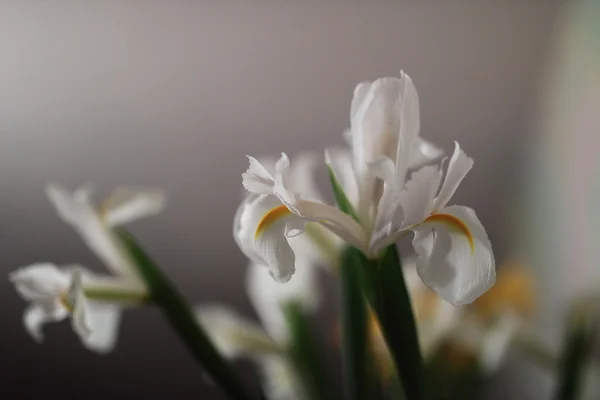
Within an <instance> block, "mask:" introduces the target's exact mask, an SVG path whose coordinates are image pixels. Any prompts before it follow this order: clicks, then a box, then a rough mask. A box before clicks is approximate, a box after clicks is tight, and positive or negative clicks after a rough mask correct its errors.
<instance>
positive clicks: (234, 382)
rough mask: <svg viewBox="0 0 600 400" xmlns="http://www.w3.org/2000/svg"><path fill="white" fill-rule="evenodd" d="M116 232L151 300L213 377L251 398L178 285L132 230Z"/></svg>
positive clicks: (234, 395) (242, 399)
mask: <svg viewBox="0 0 600 400" xmlns="http://www.w3.org/2000/svg"><path fill="white" fill-rule="evenodd" d="M117 235H118V236H119V237H120V238H121V240H122V241H123V244H124V245H125V247H126V249H127V250H129V252H130V253H131V256H132V257H133V259H134V260H135V264H136V267H137V269H138V272H139V273H140V276H141V277H142V279H143V280H144V281H145V283H146V285H147V286H148V288H149V291H150V295H151V298H152V301H153V302H154V303H155V304H156V305H158V306H159V307H160V308H161V309H162V311H163V313H164V315H165V316H166V318H167V320H168V321H169V322H170V324H171V327H172V328H173V329H174V330H175V332H177V334H178V335H179V337H180V338H181V340H182V341H183V342H184V343H185V345H186V346H187V347H188V349H189V350H190V352H191V353H192V355H193V356H194V357H195V358H196V360H197V361H198V362H199V363H200V364H201V365H202V367H203V368H204V369H205V370H206V371H207V372H208V373H209V374H210V376H211V377H212V379H213V380H214V381H215V383H217V384H218V385H219V386H220V387H221V389H223V391H224V392H225V393H226V394H227V395H228V396H229V397H230V398H231V399H236V400H247V399H252V396H250V394H249V393H248V391H247V390H246V389H245V388H244V385H243V384H242V382H241V380H240V379H239V377H238V376H237V374H236V373H235V371H234V370H233V369H232V367H231V366H230V365H229V363H228V362H227V361H226V360H225V359H224V358H223V357H222V356H221V355H220V353H219V352H218V351H217V349H216V348H215V347H214V345H213V344H212V342H211V341H210V339H209V337H208V336H207V334H206V333H205V332H204V330H203V329H202V327H201V326H200V325H199V323H198V321H197V320H196V318H195V316H194V314H193V313H192V311H191V310H190V307H189V305H188V303H187V302H186V300H185V299H184V298H183V297H182V295H181V294H180V293H179V292H178V290H177V288H176V287H175V286H174V285H173V284H172V283H171V282H170V281H169V279H168V278H167V277H166V276H165V275H164V274H163V273H162V272H161V270H160V269H159V268H158V266H157V265H156V264H155V263H154V262H153V261H152V260H151V259H150V257H149V256H148V255H147V254H146V253H145V251H144V250H143V249H142V248H141V246H140V245H139V244H138V243H137V242H136V240H135V239H134V238H133V236H132V235H131V234H129V233H128V232H126V231H125V230H118V231H117Z"/></svg>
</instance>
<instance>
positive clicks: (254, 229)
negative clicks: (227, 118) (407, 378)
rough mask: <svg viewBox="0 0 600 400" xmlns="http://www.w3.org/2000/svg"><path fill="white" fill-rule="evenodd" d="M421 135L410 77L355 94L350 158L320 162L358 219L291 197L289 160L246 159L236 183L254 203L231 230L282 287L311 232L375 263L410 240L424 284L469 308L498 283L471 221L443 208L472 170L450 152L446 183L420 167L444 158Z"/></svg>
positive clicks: (464, 211)
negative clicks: (294, 243)
mask: <svg viewBox="0 0 600 400" xmlns="http://www.w3.org/2000/svg"><path fill="white" fill-rule="evenodd" d="M419 127H420V122H419V101H418V96H417V91H416V89H415V87H414V85H413V83H412V80H411V79H410V78H409V76H408V75H406V74H404V73H401V76H400V78H381V79H378V80H376V81H374V82H363V83H360V84H359V85H358V86H357V87H356V89H355V91H354V98H353V100H352V105H351V118H350V129H349V131H348V132H347V135H346V136H347V137H348V138H349V139H350V140H349V141H350V142H351V150H350V152H349V153H350V156H348V155H347V154H344V152H342V153H341V154H340V153H338V154H333V153H329V152H326V161H327V164H328V165H329V166H330V168H331V169H332V170H333V171H334V173H335V175H336V176H337V177H338V178H339V181H340V182H341V184H342V186H343V189H344V191H345V192H346V193H347V194H348V195H347V197H348V198H349V200H350V201H351V202H352V205H353V207H354V210H355V212H356V218H353V217H351V216H350V215H348V214H346V213H344V212H342V211H340V210H339V209H338V208H336V207H332V206H330V205H327V204H325V203H324V202H323V201H321V200H320V199H318V198H314V197H313V196H311V195H310V193H306V192H304V191H302V190H301V189H299V188H297V187H296V186H295V185H294V182H293V178H292V177H293V175H294V174H293V173H292V172H291V171H294V169H295V167H291V166H290V161H289V159H288V157H287V156H286V155H285V154H283V153H282V155H281V158H280V159H279V160H278V161H277V163H276V164H275V166H274V168H270V167H269V166H265V165H263V164H261V163H260V162H259V161H258V160H256V159H254V158H252V157H248V158H249V160H250V166H249V168H248V170H247V171H246V172H245V173H244V174H242V177H243V185H244V187H245V188H246V190H247V191H248V192H249V193H250V194H249V196H248V197H247V198H246V200H245V201H244V202H243V203H242V205H241V206H240V208H239V209H238V213H237V215H236V218H235V222H234V236H235V237H236V241H237V243H238V245H239V246H240V248H241V249H242V251H244V253H245V254H246V255H247V256H249V257H250V258H251V259H252V260H254V261H255V262H257V263H259V264H263V265H266V266H267V267H268V268H269V270H270V272H271V275H272V276H273V278H274V279H275V280H277V281H279V282H287V281H288V280H290V278H291V277H292V275H293V274H294V272H295V270H296V268H295V259H296V255H295V253H294V251H293V248H292V247H291V246H290V243H289V239H290V238H293V237H296V236H298V235H300V234H301V233H302V232H303V231H304V228H305V224H306V223H307V222H311V223H316V224H319V225H321V226H322V227H323V228H325V229H327V230H329V231H330V232H331V233H333V234H335V235H337V236H338V237H339V238H341V239H342V240H344V241H345V242H347V243H348V244H350V245H352V246H354V247H356V248H358V249H360V250H361V251H363V252H364V253H365V254H366V255H367V256H368V257H372V258H374V257H377V256H378V255H379V253H380V252H381V250H382V249H383V248H385V247H386V246H388V245H391V244H394V243H395V242H396V241H398V240H399V239H400V238H401V237H402V236H404V235H405V234H407V233H410V232H413V233H414V238H413V247H414V249H415V251H416V253H417V259H416V263H417V272H418V274H419V276H420V278H421V279H422V280H423V282H424V283H425V284H426V285H427V286H428V287H430V288H431V289H432V290H434V291H435V292H436V293H437V294H438V295H439V296H441V297H442V298H444V299H445V300H447V301H448V302H450V303H451V304H453V305H463V304H468V303H471V302H472V301H473V300H475V299H476V298H477V297H478V296H480V295H481V294H482V293H484V292H485V291H486V290H487V289H488V288H489V287H491V286H492V285H493V283H494V281H495V262H494V255H493V251H492V247H491V244H490V241H489V240H488V237H487V234H486V232H485V230H484V228H483V226H482V225H481V223H480V222H479V219H478V218H477V216H476V215H475V212H474V211H473V210H472V209H470V208H467V207H464V206H455V205H451V206H449V205H448V203H449V201H450V199H451V197H452V196H453V194H454V193H455V191H456V190H457V188H458V186H459V184H460V183H461V182H462V180H463V179H464V177H465V176H466V174H467V172H468V171H469V170H470V169H471V167H472V165H473V161H472V160H471V159H470V158H469V157H467V156H466V155H465V153H464V152H463V151H462V150H461V148H460V146H459V145H458V143H456V145H455V149H454V154H453V155H452V157H451V159H450V162H449V163H448V167H447V169H446V173H445V174H444V173H443V172H442V168H441V167H440V166H437V165H426V166H424V167H423V165H424V164H427V163H429V162H431V161H433V160H435V159H437V158H439V156H440V155H441V152H440V151H439V149H437V148H436V147H435V146H433V145H431V144H429V143H428V142H426V141H424V140H423V139H421V138H420V137H419ZM418 167H422V168H420V169H417V170H415V168H418ZM412 170H415V171H414V172H412V174H410V172H411V171H412Z"/></svg>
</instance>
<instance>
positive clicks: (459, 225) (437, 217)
mask: <svg viewBox="0 0 600 400" xmlns="http://www.w3.org/2000/svg"><path fill="white" fill-rule="evenodd" d="M425 222H441V223H444V224H447V225H450V226H452V227H454V228H456V229H458V230H459V231H460V232H461V233H462V234H463V235H465V236H466V237H467V239H468V240H469V244H470V245H471V253H474V252H475V241H474V240H473V235H472V234H471V230H470V229H469V227H468V226H467V224H465V223H464V222H463V221H462V220H461V219H460V218H458V217H455V216H454V215H452V214H432V215H430V216H429V217H427V219H426V220H425Z"/></svg>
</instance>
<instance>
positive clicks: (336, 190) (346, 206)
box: [327, 166, 360, 223]
mask: <svg viewBox="0 0 600 400" xmlns="http://www.w3.org/2000/svg"><path fill="white" fill-rule="evenodd" d="M327 172H328V174H329V181H330V182H331V187H332V188H333V194H334V195H335V201H336V203H337V205H338V207H339V209H340V210H342V211H343V212H345V213H346V214H348V215H350V216H351V217H352V218H354V220H355V221H356V222H358V223H360V221H359V219H358V215H357V214H356V211H355V210H354V207H352V203H350V200H348V197H347V196H346V192H344V188H342V185H340V182H339V181H338V179H337V177H336V176H335V173H334V172H333V169H331V167H329V166H328V167H327Z"/></svg>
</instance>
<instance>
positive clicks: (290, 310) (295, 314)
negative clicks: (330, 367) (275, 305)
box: [283, 302, 333, 400]
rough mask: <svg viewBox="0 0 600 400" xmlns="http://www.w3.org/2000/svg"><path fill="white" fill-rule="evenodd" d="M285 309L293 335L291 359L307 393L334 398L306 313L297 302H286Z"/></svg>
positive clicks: (317, 398)
mask: <svg viewBox="0 0 600 400" xmlns="http://www.w3.org/2000/svg"><path fill="white" fill-rule="evenodd" d="M283 311H284V314H285V318H286V321H287V324H288V327H289V330H290V335H291V346H290V351H289V352H290V359H291V361H292V363H293V365H294V368H295V369H296V372H297V374H298V377H299V378H300V380H301V381H302V383H303V388H304V389H305V390H306V392H307V393H306V394H307V395H308V397H309V398H310V399H313V400H329V399H332V398H333V397H332V396H331V395H330V391H329V387H328V385H327V381H326V374H325V368H324V367H323V363H322V362H321V360H320V359H319V355H318V354H319V349H318V347H319V346H318V344H317V341H316V340H315V338H314V337H313V335H312V333H311V331H310V326H309V322H308V320H307V318H306V315H305V314H304V312H303V311H302V308H301V307H300V306H299V305H298V304H297V303H295V302H290V303H287V304H285V305H284V306H283Z"/></svg>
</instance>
